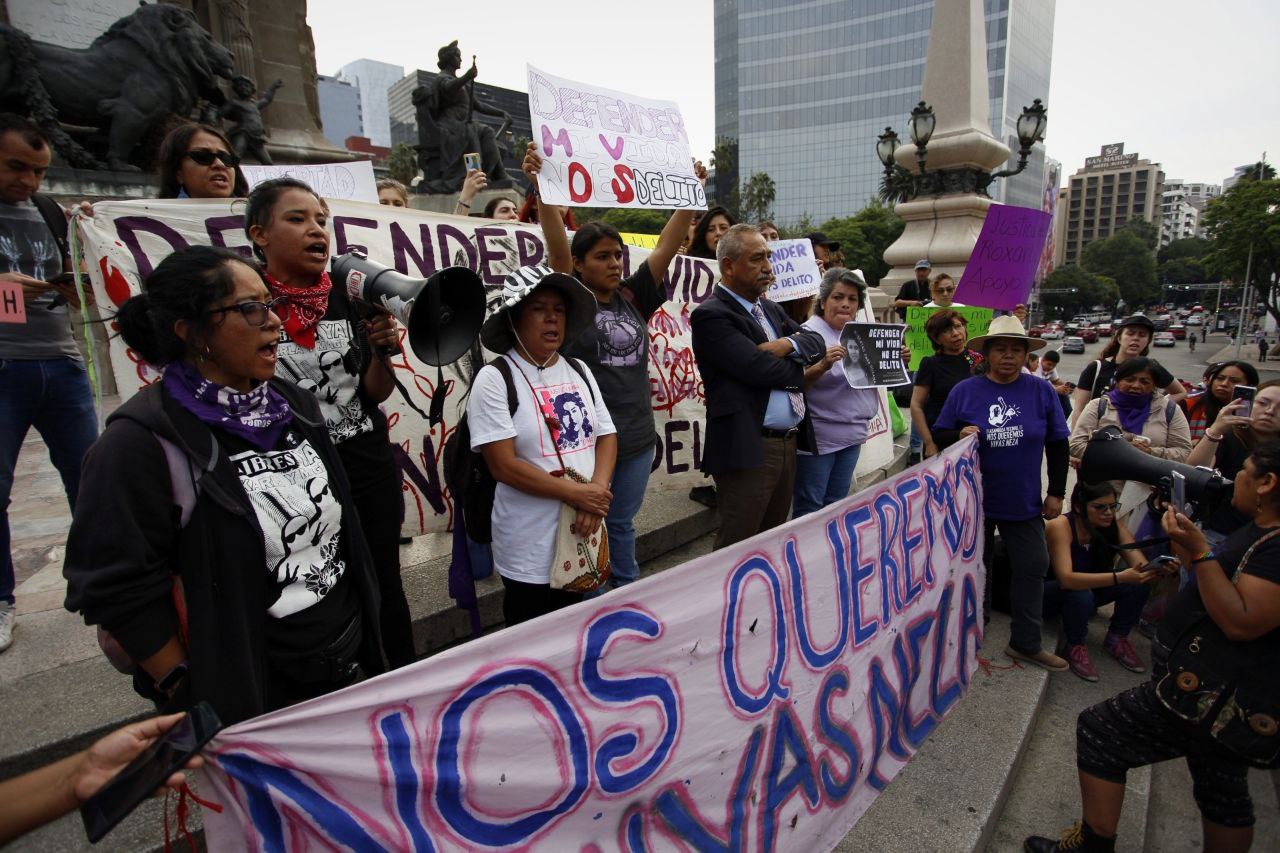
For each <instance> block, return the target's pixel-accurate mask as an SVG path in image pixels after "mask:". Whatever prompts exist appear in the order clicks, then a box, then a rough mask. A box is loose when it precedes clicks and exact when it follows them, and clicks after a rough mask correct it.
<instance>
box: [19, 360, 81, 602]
mask: <svg viewBox="0 0 1280 853" xmlns="http://www.w3.org/2000/svg"><path fill="white" fill-rule="evenodd" d="M31 427H35V428H36V430H37V431H38V432H39V433H40V437H41V438H42V439H44V443H45V446H46V447H48V448H49V458H50V459H51V460H52V461H53V465H54V467H55V468H57V469H58V473H59V474H61V475H62V488H63V489H64V490H65V491H66V493H67V502H68V503H70V504H71V508H72V510H74V509H75V506H76V493H77V492H78V491H79V490H80V463H81V462H82V461H83V460H84V454H85V451H86V450H88V449H89V445H91V444H93V441H94V439H96V438H97V437H98V418H97V415H95V414H94V411H93V391H92V390H91V389H90V388H89V378H88V376H87V375H86V373H85V369H84V365H83V364H81V363H80V362H79V361H76V360H75V359H71V358H52V359H41V360H32V361H24V360H19V359H0V601H3V602H8V603H10V604H12V603H13V588H14V585H15V578H14V571H13V555H12V554H11V553H10V551H9V496H10V494H11V493H12V492H13V472H14V469H15V468H16V467H17V465H18V451H19V450H21V449H22V441H23V439H25V438H26V437H27V430H29V429H31Z"/></svg>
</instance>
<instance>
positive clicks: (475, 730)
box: [201, 440, 983, 851]
mask: <svg viewBox="0 0 1280 853" xmlns="http://www.w3.org/2000/svg"><path fill="white" fill-rule="evenodd" d="M980 481H981V476H980V472H979V470H978V459H977V453H976V444H975V443H974V441H973V440H967V441H965V442H962V443H961V444H959V445H956V446H954V447H952V448H950V449H949V450H947V451H946V452H944V453H943V454H942V455H940V456H937V457H934V458H933V459H930V460H928V461H926V462H925V463H923V464H921V465H917V466H915V467H913V468H911V469H910V470H908V471H904V472H902V473H900V474H899V475H898V476H896V477H894V478H892V479H890V480H888V481H886V482H884V483H881V484H879V485H877V486H875V487H874V488H871V489H868V490H865V491H863V492H860V493H859V494H857V495H854V496H853V497H851V498H848V499H846V500H845V501H843V502H841V503H839V504H836V505H833V506H831V507H828V508H827V509H826V510H823V511H821V512H818V513H815V514H813V515H809V516H806V517H804V518H801V519H798V520H795V521H792V522H790V523H789V524H787V525H785V526H783V527H780V528H777V529H776V530H772V531H769V532H767V533H764V534H761V535H759V536H757V537H755V538H753V539H751V540H748V541H746V542H743V543H740V544H738V545H736V546H734V547H732V548H727V549H725V550H722V551H718V552H716V553H714V554H709V555H707V556H705V557H702V558H700V559H697V560H694V561H692V562H690V563H687V564H685V565H683V566H680V567H677V568H675V569H671V570H669V571H666V572H664V573H662V574H661V575H659V576H656V577H654V578H650V579H648V580H644V581H641V582H640V583H637V584H634V585H631V586H628V587H624V588H623V589H620V590H617V591H614V592H611V593H609V594H608V595H605V596H603V597H601V598H598V599H594V600H592V601H589V602H584V603H583V604H580V605H577V606H575V607H571V608H568V609H565V610H562V611H559V612H557V613H554V614H551V615H549V616H545V617H543V618H541V619H537V620H535V621H533V622H529V623H526V624H524V625H519V626H516V627H514V628H509V629H507V630H504V631H501V632H498V633H496V634H491V635H489V636H486V637H483V638H481V639H479V640H476V641H474V642H470V643H467V644H466V645H463V646H459V647H457V648H454V649H451V650H449V651H447V652H444V653H443V654H440V655H436V656H435V657H432V658H430V659H428V660H424V661H421V662H419V663H417V664H415V665H413V666H410V667H407V668H404V669H400V670H397V671H396V672H393V673H389V674H387V675H384V676H381V677H379V678H376V679H373V680H371V681H367V682H364V683H363V684H359V685H356V686H354V687H350V688H348V689H346V690H343V691H340V692H338V693H334V694H331V695H329V696H326V697H322V698H320V699H316V700H312V701H310V702H306V703H303V704H301V705H297V706H294V707H292V708H288V709H285V710H282V711H277V712H275V713H272V714H267V715H265V716H262V717H259V718H257V719H254V720H249V721H247V722H244V723H241V724H239V725H236V726H233V727H231V728H229V729H227V730H225V731H224V732H222V733H221V734H220V735H218V737H217V738H216V739H215V740H214V742H213V744H212V745H211V746H210V748H209V749H208V750H207V751H206V756H207V758H208V759H209V762H208V764H207V765H206V768H205V770H203V771H201V772H202V773H203V777H204V778H203V779H202V780H201V793H202V794H203V795H205V796H209V797H211V799H212V800H213V801H215V802H216V803H218V804H219V805H221V806H222V811H221V812H214V811H213V810H212V809H206V810H205V813H204V821H205V833H206V839H207V841H208V843H209V847H210V849H211V850H214V851H230V850H237V851H238V850H286V849H287V850H332V849H352V850H375V849H377V850H419V851H422V850H431V851H438V850H472V851H473V850H496V849H526V848H532V847H537V848H538V849H545V850H596V851H600V850H614V849H624V850H642V849H643V850H652V849H658V848H663V849H666V848H680V849H696V850H707V849H722V848H724V849H734V850H737V849H744V850H747V849H749V850H762V851H773V850H803V851H813V850H826V849H830V848H831V847H833V846H834V845H835V844H836V843H837V842H838V841H839V840H840V839H841V838H842V837H843V836H844V835H845V834H846V833H847V832H848V830H849V828H850V827H851V826H852V825H853V824H854V823H855V822H856V821H857V820H858V818H859V817H860V816H861V815H862V813H863V812H864V811H866V809H867V807H868V806H869V805H870V804H871V803H872V801H874V800H875V798H876V796H877V794H878V792H879V791H880V790H882V789H883V788H884V787H885V785H887V784H889V782H890V781H891V780H892V779H893V778H894V777H895V776H896V775H897V773H898V771H899V770H900V769H901V768H902V767H903V765H904V764H906V762H907V761H908V760H910V758H911V756H912V755H913V754H914V752H915V751H916V750H917V749H918V748H919V747H920V745H921V744H922V743H923V742H924V740H925V738H927V737H928V736H929V733H930V732H931V731H932V730H933V729H934V728H935V727H936V726H937V725H938V723H939V722H940V721H941V720H942V719H943V718H944V717H945V716H946V715H947V714H948V713H949V712H950V710H951V709H953V708H954V707H955V705H956V704H957V703H958V702H959V701H960V700H961V699H962V698H963V696H964V694H965V692H966V691H967V689H968V685H969V679H970V676H971V675H972V673H973V671H974V669H975V668H976V665H977V653H978V649H979V648H980V647H981V644H982V630H983V629H982V615H981V612H982V585H983V573H982V569H981V566H982V547H983V537H982V510H981V507H982V490H981V486H980V485H979V484H980Z"/></svg>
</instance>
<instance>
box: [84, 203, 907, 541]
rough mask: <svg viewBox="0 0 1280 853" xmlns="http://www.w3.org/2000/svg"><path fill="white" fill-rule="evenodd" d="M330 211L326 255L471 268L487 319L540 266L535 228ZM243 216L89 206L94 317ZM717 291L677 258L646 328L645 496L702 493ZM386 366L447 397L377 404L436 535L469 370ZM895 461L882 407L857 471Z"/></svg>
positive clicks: (414, 501) (132, 387)
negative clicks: (427, 416)
mask: <svg viewBox="0 0 1280 853" xmlns="http://www.w3.org/2000/svg"><path fill="white" fill-rule="evenodd" d="M328 203H329V209H330V214H331V216H330V219H329V231H330V234H331V236H332V240H331V243H330V247H331V251H332V252H333V253H334V254H341V253H343V252H346V251H347V250H348V249H351V248H360V249H363V250H364V251H366V252H367V253H368V255H369V257H370V258H371V259H373V260H375V261H378V262H379V263H383V264H387V265H388V266H392V267H395V268H396V269H398V270H399V271H400V272H402V273H405V274H406V275H411V276H421V277H423V278H426V277H427V276H430V275H431V274H433V273H434V272H436V271H437V270H439V269H442V268H443V267H447V266H454V265H461V266H466V267H469V268H471V269H472V270H475V271H476V272H477V273H478V274H479V275H480V278H481V280H482V281H483V282H484V285H485V287H486V289H487V292H488V297H489V300H488V301H489V304H490V307H492V305H493V304H495V303H496V302H497V300H498V297H499V294H500V292H501V290H502V279H503V277H504V276H506V275H507V274H508V273H509V272H511V271H512V270H514V269H516V268H517V267H519V266H525V265H529V264H536V263H539V262H541V261H542V260H543V259H544V256H545V248H544V246H543V242H542V232H541V230H539V229H538V227H537V226H536V225H533V226H531V225H521V224H514V223H505V222H504V223H498V222H492V221H486V220H479V219H474V218H466V217H454V216H445V215H441V214H429V213H423V212H421V211H417V210H412V209H410V208H403V207H389V206H386V205H376V204H361V203H359V202H350V201H340V200H337V199H329V201H328ZM243 208H244V203H243V202H242V201H241V202H236V201H145V202H142V201H131V202H101V203H99V204H96V205H94V214H95V215H94V216H92V217H84V216H81V217H78V218H77V220H76V221H77V224H78V227H79V229H80V234H81V238H82V242H83V244H84V248H85V254H86V262H87V265H88V267H89V270H90V278H91V279H92V280H93V286H94V290H95V292H96V295H97V298H98V303H99V305H101V306H103V307H104V309H106V310H107V311H109V310H110V309H111V308H112V307H114V306H118V305H120V304H121V303H123V302H124V300H125V299H127V298H128V297H129V296H130V295H132V294H134V293H137V292H138V291H139V283H140V282H141V281H142V280H143V279H144V278H145V277H146V276H147V275H149V274H150V273H151V270H152V269H154V268H155V266H156V265H157V264H159V263H160V261H161V260H162V259H163V258H164V257H165V256H166V255H167V254H169V253H170V252H172V251H173V250H174V249H178V248H181V247H183V246H187V245H191V244H195V243H203V244H213V245H215V246H226V247H230V248H234V249H238V250H240V251H242V252H243V253H245V254H246V255H247V254H248V253H249V248H248V246H249V240H248V238H247V237H246V236H245V234H244V213H243ZM648 255H649V252H648V250H646V249H641V248H637V247H634V246H624V258H623V262H624V265H625V271H626V273H625V274H630V272H631V271H632V270H634V269H635V268H636V265H637V264H639V263H642V262H643V260H644V259H645V258H646V257H648ZM718 280H719V272H718V269H717V267H716V266H715V262H714V261H708V260H704V259H702V258H690V257H685V256H677V257H676V258H675V260H673V261H672V262H671V265H670V267H668V269H667V274H666V276H665V277H664V279H663V286H664V287H665V288H666V291H667V298H668V300H669V301H668V302H667V303H666V304H665V305H663V307H662V308H661V309H660V310H659V311H658V312H657V313H655V314H654V315H653V317H652V318H650V321H649V357H650V358H649V385H650V389H651V393H652V400H653V411H654V417H655V420H656V421H657V430H658V445H657V448H656V450H655V454H654V466H655V467H654V472H653V476H652V477H651V479H650V481H649V488H650V489H654V488H667V489H688V488H689V487H690V486H694V485H700V484H701V483H703V482H704V481H703V477H702V473H701V468H700V466H701V464H702V439H703V436H704V435H705V431H704V427H705V419H706V403H705V398H704V394H703V387H702V380H701V377H699V375H698V369H697V365H696V364H695V363H694V360H693V348H692V343H691V338H690V328H689V314H690V312H691V311H693V309H694V307H695V306H696V305H697V304H698V303H699V302H701V301H702V300H703V299H705V298H706V297H707V296H708V295H709V294H710V293H711V289H712V287H714V286H715V283H716V282H717V281H718ZM489 357H492V356H489ZM110 358H111V364H112V367H113V368H114V371H115V376H116V384H117V386H118V387H119V389H120V393H121V395H123V396H128V395H129V394H132V393H133V392H134V391H136V390H137V389H138V388H140V387H141V386H142V385H144V384H146V383H149V382H153V381H155V379H156V378H157V375H156V374H155V371H153V370H152V369H151V368H150V367H148V366H147V365H146V364H144V363H142V361H141V359H140V358H139V357H138V355H137V353H135V352H133V351H132V350H130V349H129V348H127V347H125V346H124V342H123V341H121V340H120V339H119V338H113V339H112V341H111V344H110ZM393 364H394V366H395V369H396V371H397V375H398V376H399V378H400V380H401V382H402V384H403V385H404V386H405V387H406V388H407V389H408V390H409V392H410V394H412V395H413V396H414V398H415V400H414V401H415V403H416V404H417V405H418V407H419V408H421V409H422V410H423V411H430V409H429V406H430V404H431V400H432V397H433V396H434V395H435V394H437V393H443V394H445V395H446V400H445V407H444V420H443V422H442V423H440V424H437V425H436V426H434V427H432V426H430V425H429V424H428V423H427V422H426V421H425V420H423V418H422V417H421V416H420V415H418V414H417V413H416V412H414V411H413V409H411V408H410V407H409V406H407V405H405V403H404V401H403V400H402V399H401V398H400V395H399V394H392V396H391V397H390V398H388V399H387V401H386V402H385V403H384V404H383V409H384V410H385V411H386V413H387V416H388V421H389V422H390V425H391V440H392V443H393V445H394V448H395V454H396V458H397V460H398V462H399V464H400V466H401V468H402V469H403V471H404V501H405V520H404V533H405V535H406V536H415V535H418V534H419V533H426V532H443V531H445V530H447V529H450V527H451V524H452V516H453V499H452V495H450V494H449V491H448V489H447V488H445V486H444V475H443V471H442V451H443V448H444V443H445V441H446V440H447V439H448V438H449V436H450V435H451V434H452V433H453V431H454V430H455V429H456V428H457V425H458V420H459V418H460V417H461V416H462V413H463V412H462V406H463V405H464V403H462V400H463V396H464V394H465V393H466V390H467V387H468V384H469V381H470V377H471V376H473V375H474V370H475V367H474V366H472V365H470V364H469V360H468V359H464V360H463V361H461V362H458V363H456V364H454V365H451V366H449V367H446V368H445V372H444V375H445V384H444V386H443V387H442V388H439V389H437V388H436V387H435V386H436V370H435V368H434V367H429V366H427V365H425V364H423V363H422V362H420V361H419V360H418V359H417V358H415V357H414V355H413V353H412V352H411V351H410V350H409V347H408V346H407V342H406V346H405V347H404V352H403V353H402V354H401V355H398V356H396V357H395V359H394V360H393ZM892 454H893V439H892V436H891V435H890V434H889V418H888V409H887V408H886V403H885V399H884V397H883V396H882V397H881V408H880V413H879V415H878V416H877V417H876V418H875V419H874V421H873V423H872V425H871V436H870V437H869V438H868V440H867V443H866V445H865V446H864V447H863V449H862V455H861V457H860V458H859V460H858V470H859V471H871V470H875V469H876V468H879V467H881V466H883V465H885V464H887V463H888V461H889V460H890V459H891V458H892Z"/></svg>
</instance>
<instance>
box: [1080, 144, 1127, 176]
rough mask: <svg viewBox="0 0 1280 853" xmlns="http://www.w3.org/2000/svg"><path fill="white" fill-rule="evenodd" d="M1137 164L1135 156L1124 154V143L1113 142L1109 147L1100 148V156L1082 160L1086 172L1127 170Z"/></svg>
mask: <svg viewBox="0 0 1280 853" xmlns="http://www.w3.org/2000/svg"><path fill="white" fill-rule="evenodd" d="M1137 162H1138V155H1137V154H1126V153H1124V143H1123V142H1114V143H1112V144H1111V145H1104V146H1102V154H1101V155H1099V156H1097V157H1086V158H1084V168H1085V169H1086V170H1087V171H1101V170H1103V169H1128V168H1129V167H1131V166H1132V165H1133V164H1134V163H1137Z"/></svg>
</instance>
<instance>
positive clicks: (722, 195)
mask: <svg viewBox="0 0 1280 853" xmlns="http://www.w3.org/2000/svg"><path fill="white" fill-rule="evenodd" d="M711 168H713V169H715V170H716V183H715V192H714V193H713V195H714V198H715V203H716V204H718V205H720V206H721V207H723V208H725V209H726V210H728V211H729V212H730V213H732V214H733V216H734V218H735V219H736V218H737V217H738V140H736V139H730V138H729V137H726V136H722V137H720V138H719V139H717V140H716V147H715V148H713V149H711Z"/></svg>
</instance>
